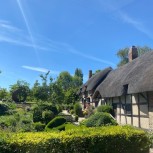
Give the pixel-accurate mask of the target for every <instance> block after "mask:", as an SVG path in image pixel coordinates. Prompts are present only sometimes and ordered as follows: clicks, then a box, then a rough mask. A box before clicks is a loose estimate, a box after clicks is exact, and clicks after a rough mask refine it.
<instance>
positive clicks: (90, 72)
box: [89, 70, 92, 79]
mask: <svg viewBox="0 0 153 153" xmlns="http://www.w3.org/2000/svg"><path fill="white" fill-rule="evenodd" d="M91 77H92V70H89V79H90V78H91Z"/></svg>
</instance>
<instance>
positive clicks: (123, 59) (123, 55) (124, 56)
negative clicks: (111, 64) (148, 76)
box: [117, 46, 152, 67]
mask: <svg viewBox="0 0 153 153" xmlns="http://www.w3.org/2000/svg"><path fill="white" fill-rule="evenodd" d="M137 49H138V56H141V55H142V54H144V53H146V52H150V51H151V50H152V49H151V48H150V47H148V46H143V47H140V46H137ZM128 52H129V47H125V48H122V49H120V50H119V51H118V52H117V57H118V58H120V61H119V63H118V64H117V66H118V67H119V66H122V65H124V64H126V63H128Z"/></svg>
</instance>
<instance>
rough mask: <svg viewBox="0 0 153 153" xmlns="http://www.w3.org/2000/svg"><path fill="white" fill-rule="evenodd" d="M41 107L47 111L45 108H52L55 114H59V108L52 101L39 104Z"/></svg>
mask: <svg viewBox="0 0 153 153" xmlns="http://www.w3.org/2000/svg"><path fill="white" fill-rule="evenodd" d="M39 108H40V109H41V110H42V111H45V110H50V111H52V112H53V113H54V115H57V114H58V110H57V107H56V106H55V105H53V104H51V103H42V104H40V105H39Z"/></svg>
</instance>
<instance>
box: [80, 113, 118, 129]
mask: <svg viewBox="0 0 153 153" xmlns="http://www.w3.org/2000/svg"><path fill="white" fill-rule="evenodd" d="M81 124H82V125H85V126H86V127H98V126H104V125H117V123H116V121H115V120H114V119H113V118H112V117H111V116H110V115H109V114H108V113H101V112H97V113H95V114H93V115H91V116H90V117H89V118H88V119H86V120H83V121H82V122H81Z"/></svg>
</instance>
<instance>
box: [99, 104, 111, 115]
mask: <svg viewBox="0 0 153 153" xmlns="http://www.w3.org/2000/svg"><path fill="white" fill-rule="evenodd" d="M97 112H103V113H110V114H112V112H113V108H112V106H110V105H101V106H98V107H97Z"/></svg>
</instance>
